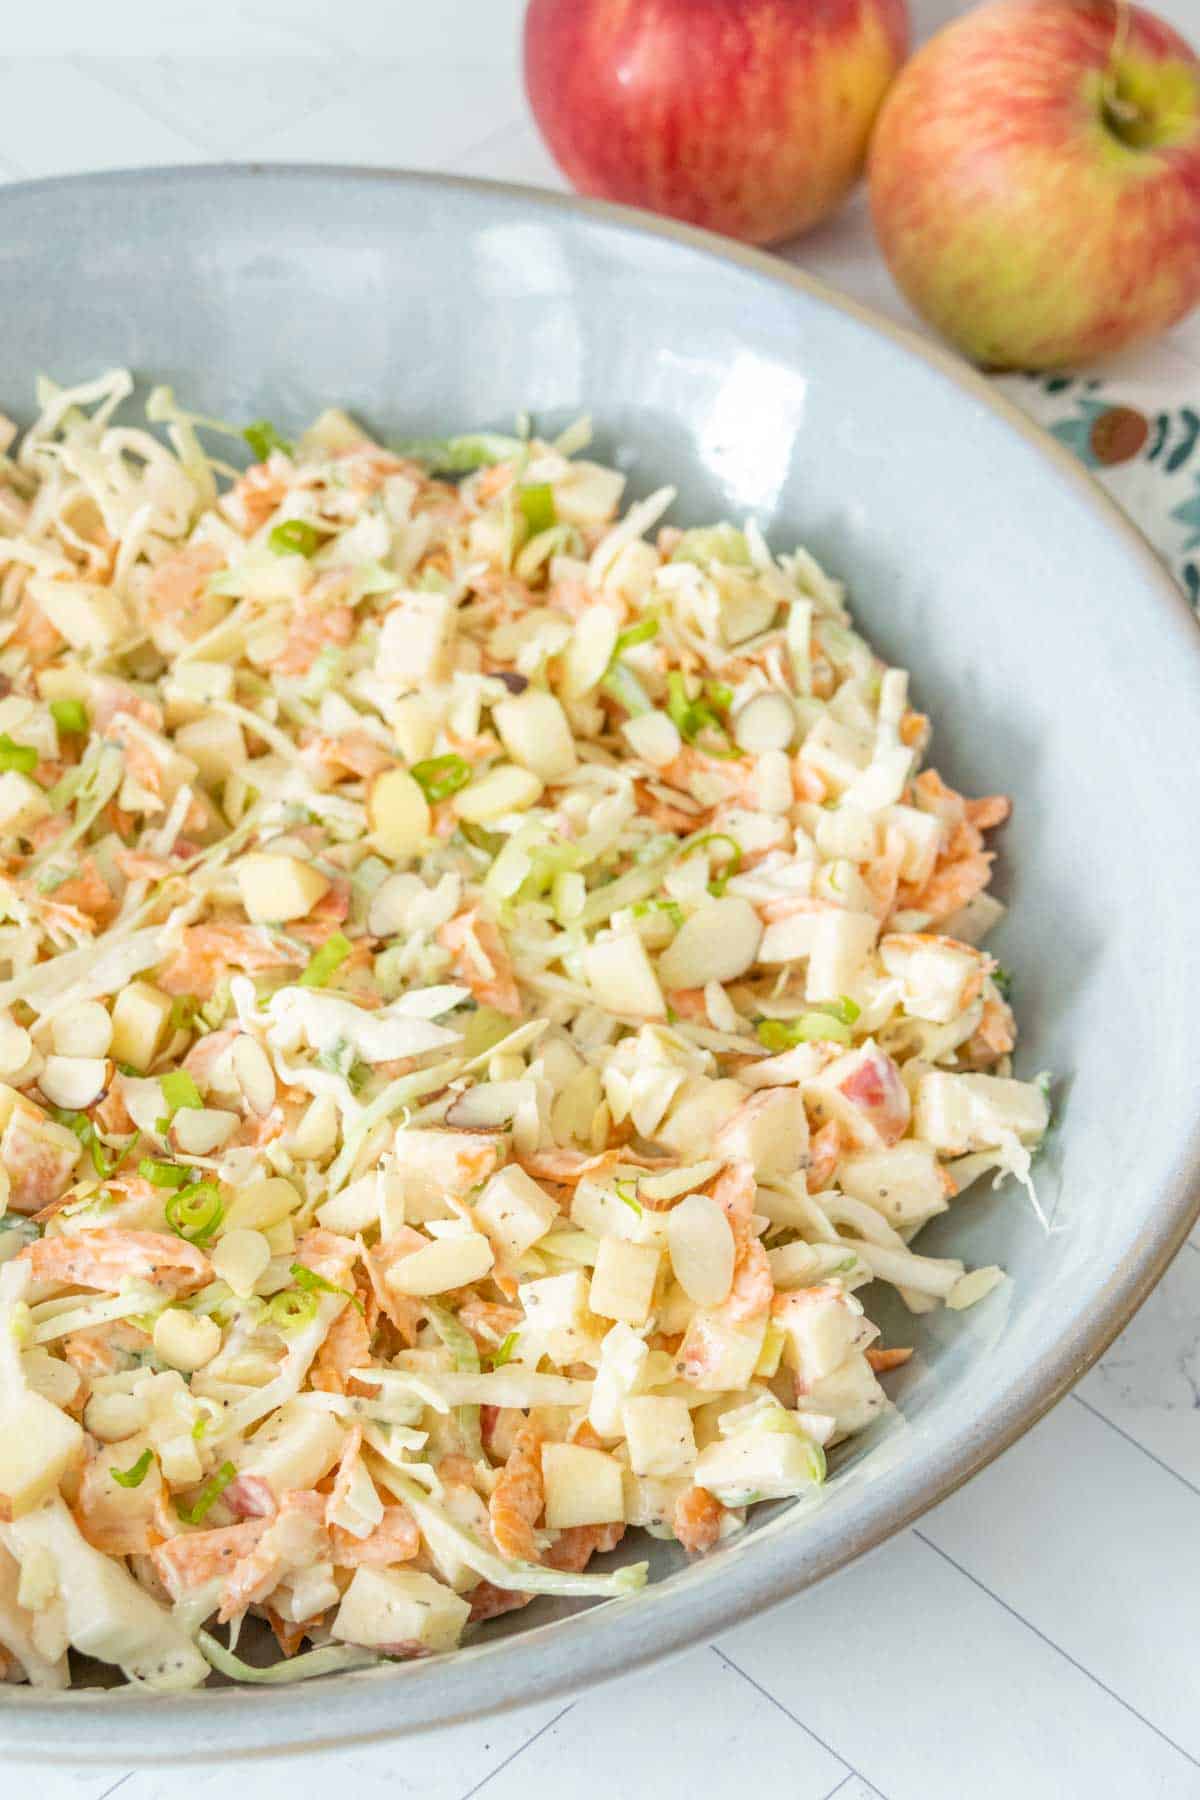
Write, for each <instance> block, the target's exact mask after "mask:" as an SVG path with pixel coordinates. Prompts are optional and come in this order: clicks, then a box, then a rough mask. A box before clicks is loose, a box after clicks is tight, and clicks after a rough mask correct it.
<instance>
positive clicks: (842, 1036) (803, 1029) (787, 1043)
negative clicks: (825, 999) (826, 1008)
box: [755, 1011, 851, 1051]
mask: <svg viewBox="0 0 1200 1800" xmlns="http://www.w3.org/2000/svg"><path fill="white" fill-rule="evenodd" d="M755 1029H756V1031H757V1034H758V1041H759V1043H760V1044H763V1045H765V1046H766V1048H767V1049H768V1050H771V1051H776V1050H794V1049H795V1047H796V1045H797V1044H819V1043H826V1044H849V1043H850V1041H851V1039H850V1027H849V1025H847V1024H846V1023H845V1021H844V1020H842V1019H836V1018H834V1017H833V1015H832V1014H831V1013H827V1012H817V1011H813V1012H806V1013H801V1014H800V1016H799V1018H797V1019H760V1020H759V1022H758V1025H757V1026H756V1028H755Z"/></svg>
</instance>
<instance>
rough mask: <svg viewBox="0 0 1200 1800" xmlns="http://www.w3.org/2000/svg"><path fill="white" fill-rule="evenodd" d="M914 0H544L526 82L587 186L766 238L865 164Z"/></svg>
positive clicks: (534, 13) (800, 226)
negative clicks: (908, 4) (869, 138)
mask: <svg viewBox="0 0 1200 1800" xmlns="http://www.w3.org/2000/svg"><path fill="white" fill-rule="evenodd" d="M907 42H908V14H907V7H906V0H530V6H529V10H528V12H527V14H526V17H525V87H526V91H527V92H528V95H529V103H530V105H531V106H532V108H533V113H534V117H535V118H536V120H537V122H538V125H539V127H540V129H541V133H542V136H543V137H544V138H545V140H546V143H547V144H548V145H549V148H550V150H551V152H552V154H553V156H554V158H555V160H556V162H557V163H558V165H559V167H560V168H561V169H562V171H563V173H564V175H566V176H567V178H568V180H569V181H571V182H572V183H573V184H574V185H575V187H577V188H578V189H579V190H580V192H581V193H585V194H598V195H600V196H601V197H602V198H604V199H606V200H623V201H625V202H626V203H627V204H629V205H632V206H644V207H648V208H650V210H651V211H653V212H661V213H669V214H670V215H671V216H672V217H673V218H676V219H687V220H689V221H690V222H691V223H692V224H694V225H705V226H707V227H708V228H709V229H710V230H712V231H722V232H725V233H727V234H728V235H729V236H731V237H739V238H745V239H747V240H748V241H749V242H751V243H773V242H775V241H776V240H778V239H780V238H786V237H791V236H793V235H794V234H795V233H796V232H798V231H804V230H806V229H807V227H808V226H810V225H813V224H815V223H816V221H817V220H818V219H821V218H824V216H825V214H826V213H828V212H830V211H831V210H832V208H833V207H835V206H836V205H837V203H838V201H839V200H840V199H841V198H842V196H843V194H845V192H846V190H847V189H848V188H849V187H850V185H851V184H852V183H853V182H854V181H855V180H856V179H857V177H858V175H859V174H860V173H861V170H862V165H863V157H864V154H865V150H866V143H867V136H868V133H869V132H870V129H871V122H872V120H873V119H874V117H875V114H876V112H877V110H878V107H879V103H880V101H881V100H882V98H883V95H884V92H885V90H886V88H887V85H888V83H889V81H891V79H892V76H893V75H894V74H895V72H896V70H897V68H898V67H899V66H900V63H901V61H902V60H903V57H904V51H905V47H906V45H907Z"/></svg>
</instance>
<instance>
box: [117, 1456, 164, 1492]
mask: <svg viewBox="0 0 1200 1800" xmlns="http://www.w3.org/2000/svg"><path fill="white" fill-rule="evenodd" d="M153 1461H154V1453H153V1451H151V1450H143V1451H142V1454H141V1455H140V1456H139V1457H138V1459H137V1461H136V1462H135V1463H130V1465H129V1467H128V1468H127V1469H110V1470H109V1471H108V1472H109V1474H110V1475H111V1476H112V1478H113V1480H114V1481H115V1482H116V1484H117V1486H118V1487H123V1488H135V1487H141V1485H142V1483H143V1481H145V1479H146V1476H147V1475H148V1474H149V1473H150V1464H151V1463H152V1462H153Z"/></svg>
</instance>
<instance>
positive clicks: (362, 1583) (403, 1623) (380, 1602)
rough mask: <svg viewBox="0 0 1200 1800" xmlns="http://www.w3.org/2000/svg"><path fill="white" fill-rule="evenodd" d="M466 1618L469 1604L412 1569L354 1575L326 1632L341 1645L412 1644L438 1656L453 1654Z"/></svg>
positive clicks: (367, 1569)
mask: <svg viewBox="0 0 1200 1800" xmlns="http://www.w3.org/2000/svg"><path fill="white" fill-rule="evenodd" d="M470 1616H471V1606H470V1602H469V1601H467V1600H464V1599H462V1598H461V1596H460V1595H458V1594H456V1593H455V1592H454V1591H453V1589H452V1588H448V1587H446V1586H445V1585H444V1584H443V1583H442V1582H440V1581H435V1580H434V1578H433V1576H432V1575H422V1574H419V1573H418V1572H417V1571H416V1570H413V1569H373V1568H371V1567H369V1566H367V1565H364V1566H362V1567H360V1568H358V1569H356V1570H355V1571H354V1576H353V1578H352V1580H351V1582H350V1586H349V1587H348V1588H347V1589H346V1591H345V1593H344V1594H343V1595H342V1603H341V1605H340V1606H339V1607H338V1611H337V1617H336V1618H335V1619H334V1621H333V1624H332V1626H331V1627H330V1630H331V1632H332V1635H333V1636H334V1637H335V1638H341V1639H342V1640H343V1642H345V1643H347V1644H365V1645H367V1646H368V1647H369V1648H371V1649H380V1650H387V1649H403V1650H406V1651H411V1649H412V1647H413V1646H414V1645H417V1646H419V1647H420V1648H421V1649H422V1650H428V1651H431V1652H433V1653H435V1654H439V1653H441V1652H443V1651H446V1650H453V1649H454V1648H455V1646H456V1645H457V1643H458V1640H459V1638H460V1637H461V1636H462V1631H463V1626H464V1625H465V1624H466V1622H467V1620H468V1619H469V1618H470Z"/></svg>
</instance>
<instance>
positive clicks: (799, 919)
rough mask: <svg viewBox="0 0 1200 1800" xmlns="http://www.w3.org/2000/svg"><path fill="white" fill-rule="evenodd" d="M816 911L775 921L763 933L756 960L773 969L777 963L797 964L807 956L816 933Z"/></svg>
mask: <svg viewBox="0 0 1200 1800" xmlns="http://www.w3.org/2000/svg"><path fill="white" fill-rule="evenodd" d="M820 917H821V914H820V913H819V912H817V911H812V912H796V913H793V914H792V915H791V917H790V918H786V919H775V920H773V921H772V923H771V924H770V925H768V926H767V928H766V930H765V931H764V932H763V937H762V943H761V944H760V945H759V947H758V960H759V962H760V963H766V964H768V965H770V966H771V967H774V966H775V965H776V964H778V963H789V962H799V961H800V960H801V959H802V958H803V957H805V956H808V955H809V954H810V953H811V951H812V947H813V942H814V940H815V938H816V933H817V920H818V919H819V918H820Z"/></svg>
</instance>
